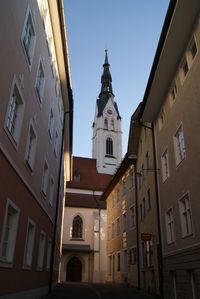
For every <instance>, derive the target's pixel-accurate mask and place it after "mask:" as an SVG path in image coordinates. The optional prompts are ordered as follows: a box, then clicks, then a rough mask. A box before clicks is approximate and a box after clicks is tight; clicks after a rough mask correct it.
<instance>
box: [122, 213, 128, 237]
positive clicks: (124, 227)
mask: <svg viewBox="0 0 200 299" xmlns="http://www.w3.org/2000/svg"><path fill="white" fill-rule="evenodd" d="M122 230H123V233H124V232H126V230H127V213H126V212H124V213H123V214H122Z"/></svg>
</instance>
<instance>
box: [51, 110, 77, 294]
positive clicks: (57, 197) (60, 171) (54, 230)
mask: <svg viewBox="0 0 200 299" xmlns="http://www.w3.org/2000/svg"><path fill="white" fill-rule="evenodd" d="M70 113H72V111H67V112H64V118H63V127H62V141H61V149H60V165H59V174H58V184H57V195H56V207H55V210H56V211H55V219H54V227H53V236H52V249H51V259H50V269H49V294H51V292H52V286H53V265H54V256H55V252H56V231H57V222H58V211H59V202H60V201H59V198H60V182H61V174H62V164H63V153H64V149H63V148H64V135H65V134H64V133H65V122H66V115H67V114H70Z"/></svg>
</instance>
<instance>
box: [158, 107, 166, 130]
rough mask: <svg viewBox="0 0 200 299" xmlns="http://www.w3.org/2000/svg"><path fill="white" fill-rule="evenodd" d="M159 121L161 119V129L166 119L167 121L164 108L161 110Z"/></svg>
mask: <svg viewBox="0 0 200 299" xmlns="http://www.w3.org/2000/svg"><path fill="white" fill-rule="evenodd" d="M158 121H159V129H162V127H163V124H164V121H165V118H164V109H162V110H161V112H160V116H159V119H158Z"/></svg>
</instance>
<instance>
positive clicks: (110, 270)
mask: <svg viewBox="0 0 200 299" xmlns="http://www.w3.org/2000/svg"><path fill="white" fill-rule="evenodd" d="M111 274H112V256H111V255H109V256H108V275H111Z"/></svg>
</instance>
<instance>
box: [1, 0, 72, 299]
mask: <svg viewBox="0 0 200 299" xmlns="http://www.w3.org/2000/svg"><path fill="white" fill-rule="evenodd" d="M13 16H15V17H13ZM0 17H1V29H0V40H1V55H0V67H1V70H2V72H3V76H2V79H1V88H0V103H1V112H0V165H1V173H2V175H1V181H0V190H1V194H0V202H1V207H0V277H1V278H0V281H1V282H0V297H2V298H36V297H39V296H41V295H43V294H45V293H47V290H48V286H49V284H50V282H51V283H54V282H55V281H57V279H58V270H59V260H60V248H59V243H60V232H59V230H60V229H59V228H60V225H61V215H62V210H60V208H61V209H62V207H63V195H64V179H63V176H64V167H65V173H66V178H65V179H68V177H69V176H70V156H71V149H72V104H73V103H72V95H71V83H70V72H69V64H68V52H67V45H66V43H65V41H66V32H65V25H64V15H63V2H62V1H40V0H38V1H35V0H30V1H28V0H27V1H25V0H23V1H20V3H19V2H17V1H6V2H4V3H2V4H1V10H0ZM5 32H6V34H5ZM65 112H68V113H65ZM63 148H64V153H65V155H63ZM64 158H65V163H64ZM66 167H67V169H66ZM55 224H57V230H56V229H55ZM55 243H56V244H57V246H55ZM52 248H53V249H54V253H55V258H53V256H52ZM53 264H54V266H53ZM52 266H53V267H52Z"/></svg>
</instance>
